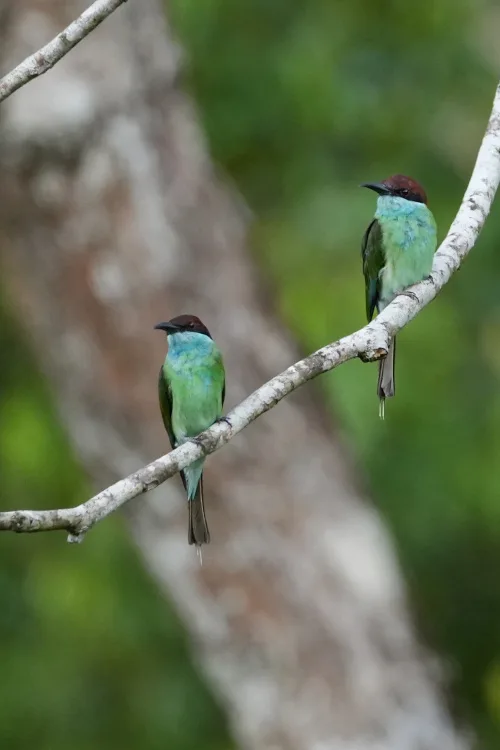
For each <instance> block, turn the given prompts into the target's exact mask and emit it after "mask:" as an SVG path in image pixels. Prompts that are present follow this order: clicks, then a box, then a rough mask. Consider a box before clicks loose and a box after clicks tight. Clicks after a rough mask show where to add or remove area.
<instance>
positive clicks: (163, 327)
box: [155, 320, 179, 333]
mask: <svg viewBox="0 0 500 750" xmlns="http://www.w3.org/2000/svg"><path fill="white" fill-rule="evenodd" d="M155 329H156V330H158V331H165V333H175V332H176V331H178V330H179V326H178V325H176V324H175V323H171V322H170V321H169V320H167V322H166V323H157V324H156V325H155Z"/></svg>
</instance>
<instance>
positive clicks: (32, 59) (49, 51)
mask: <svg viewBox="0 0 500 750" xmlns="http://www.w3.org/2000/svg"><path fill="white" fill-rule="evenodd" d="M124 2H126V0H96V2H95V3H93V4H92V5H91V6H90V8H87V10H85V11H84V12H83V13H82V15H81V16H80V17H79V18H77V19H76V21H73V23H70V25H69V26H67V27H66V28H65V29H64V31H61V33H60V34H58V35H57V36H56V37H55V38H54V39H52V41H51V42H49V43H48V44H46V45H45V46H44V47H42V48H41V49H39V50H38V52H35V53H34V54H32V55H30V56H29V57H27V58H26V60H23V62H22V63H20V64H19V65H18V66H17V67H16V68H14V69H13V70H11V71H10V73H7V75H5V76H4V77H3V78H2V79H1V80H0V102H2V101H3V100H4V99H7V97H9V96H10V95H11V94H13V93H14V91H17V90H18V89H20V88H21V87H22V86H24V85H25V84H26V83H29V82H30V81H32V80H33V78H38V76H41V75H43V73H46V72H47V71H48V70H50V68H53V67H54V65H55V64H56V63H57V62H59V60H61V59H62V58H63V57H64V55H67V54H68V52H69V51H70V50H72V49H73V47H76V45H77V44H78V43H79V42H81V41H82V39H84V38H85V37H86V36H87V35H88V34H90V32H91V31H93V30H94V29H95V28H96V27H97V26H99V24H100V23H102V22H103V21H104V20H105V19H106V18H107V17H108V16H110V15H111V13H113V11H114V10H116V9H117V8H118V7H119V6H120V5H122V4H123V3H124Z"/></svg>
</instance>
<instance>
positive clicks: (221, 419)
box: [217, 417, 233, 427]
mask: <svg viewBox="0 0 500 750" xmlns="http://www.w3.org/2000/svg"><path fill="white" fill-rule="evenodd" d="M217 422H218V423H220V422H225V423H226V424H227V425H228V426H229V427H232V426H233V425H232V424H231V422H230V420H229V417H219V419H218V420H217Z"/></svg>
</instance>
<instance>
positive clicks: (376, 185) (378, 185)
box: [359, 182, 391, 195]
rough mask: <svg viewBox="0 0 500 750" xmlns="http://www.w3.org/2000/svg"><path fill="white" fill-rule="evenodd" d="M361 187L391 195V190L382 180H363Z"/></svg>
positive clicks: (380, 193)
mask: <svg viewBox="0 0 500 750" xmlns="http://www.w3.org/2000/svg"><path fill="white" fill-rule="evenodd" d="M359 187H365V188H370V190H375V192H376V193H378V194H379V195H390V192H391V191H390V190H389V188H388V187H386V186H385V185H384V184H383V183H382V182H363V184H362V185H360V186H359Z"/></svg>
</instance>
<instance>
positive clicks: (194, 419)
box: [163, 331, 224, 442]
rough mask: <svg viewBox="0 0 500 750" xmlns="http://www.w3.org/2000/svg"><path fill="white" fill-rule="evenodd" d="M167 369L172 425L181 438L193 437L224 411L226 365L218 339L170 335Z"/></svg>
mask: <svg viewBox="0 0 500 750" xmlns="http://www.w3.org/2000/svg"><path fill="white" fill-rule="evenodd" d="M163 367H164V373H165V377H166V379H167V382H169V384H170V388H171V391H172V429H173V432H174V435H175V437H176V439H177V441H178V442H182V441H183V440H185V439H186V438H188V437H194V436H195V435H198V434H199V433H200V432H203V430H206V429H207V428H208V427H210V425H212V424H213V423H214V422H215V421H216V420H217V419H218V418H219V417H220V416H221V413H222V390H223V387H224V366H223V364H222V357H221V353H220V351H219V349H218V347H217V345H216V344H215V342H214V341H213V340H212V339H211V338H209V337H208V336H205V335H203V334H200V333H192V332H188V331H186V332H182V333H176V334H174V335H171V336H169V337H168V353H167V356H166V359H165V364H164V366H163Z"/></svg>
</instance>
